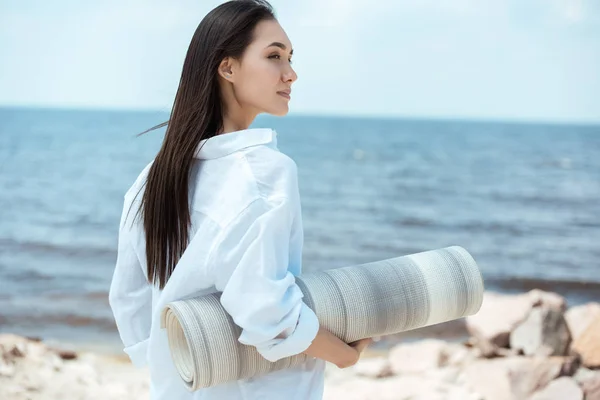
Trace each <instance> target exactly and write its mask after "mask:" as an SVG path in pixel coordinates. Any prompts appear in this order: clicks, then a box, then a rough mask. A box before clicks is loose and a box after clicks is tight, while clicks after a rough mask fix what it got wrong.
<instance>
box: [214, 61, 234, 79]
mask: <svg viewBox="0 0 600 400" xmlns="http://www.w3.org/2000/svg"><path fill="white" fill-rule="evenodd" d="M218 71H219V75H220V76H221V78H223V79H225V80H226V81H229V82H233V68H232V60H231V58H230V57H225V58H224V59H223V61H221V64H219V69H218Z"/></svg>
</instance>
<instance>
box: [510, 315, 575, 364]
mask: <svg viewBox="0 0 600 400" xmlns="http://www.w3.org/2000/svg"><path fill="white" fill-rule="evenodd" d="M570 344H571V333H570V332H569V327H568V326H567V322H566V321H565V319H564V317H563V314H562V312H561V311H557V310H554V309H552V308H546V307H534V308H532V309H531V310H530V311H529V314H528V316H527V318H526V319H525V320H523V321H522V322H520V323H519V324H518V325H517V326H516V327H515V329H514V330H513V331H512V332H511V334H510V348H511V349H514V350H519V351H522V352H523V354H525V355H528V356H533V355H536V356H563V355H566V354H567V353H568V351H569V346H570Z"/></svg>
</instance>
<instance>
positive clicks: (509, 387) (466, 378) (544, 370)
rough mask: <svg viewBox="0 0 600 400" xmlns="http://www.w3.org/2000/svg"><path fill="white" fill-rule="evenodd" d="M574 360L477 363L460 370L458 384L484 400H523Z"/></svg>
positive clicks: (560, 373)
mask: <svg viewBox="0 0 600 400" xmlns="http://www.w3.org/2000/svg"><path fill="white" fill-rule="evenodd" d="M572 362H573V357H550V358H543V357H506V358H494V359H490V360H486V359H480V360H477V361H475V362H473V363H471V364H469V365H467V366H466V367H465V368H464V369H463V374H462V376H460V377H459V382H460V383H463V384H464V386H465V387H466V388H467V389H468V390H471V391H472V392H476V393H479V394H480V395H481V396H482V398H484V399H485V400H509V399H510V400H514V399H526V398H528V397H529V396H531V395H532V394H533V393H534V392H536V391H537V390H539V389H540V388H543V387H544V386H546V385H547V384H548V383H549V382H551V381H552V380H554V379H556V378H558V377H560V376H561V375H563V374H564V373H565V372H573V370H572V368H568V367H567V365H571V363H572Z"/></svg>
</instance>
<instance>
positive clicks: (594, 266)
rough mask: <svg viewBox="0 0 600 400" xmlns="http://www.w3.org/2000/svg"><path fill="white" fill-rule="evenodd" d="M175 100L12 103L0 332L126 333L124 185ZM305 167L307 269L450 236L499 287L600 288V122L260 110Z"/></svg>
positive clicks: (3, 148) (7, 124)
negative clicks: (121, 267)
mask: <svg viewBox="0 0 600 400" xmlns="http://www.w3.org/2000/svg"><path fill="white" fill-rule="evenodd" d="M167 118H168V115H167V114H166V113H164V112H109V111H68V110H42V109H10V108H4V109H2V108H0V189H1V190H0V332H15V333H20V334H26V335H32V336H41V337H44V338H46V339H48V340H50V341H52V340H56V341H66V342H82V343H87V344H89V343H94V344H95V345H96V346H98V347H101V346H105V345H106V346H109V347H110V346H113V347H115V346H117V347H118V345H119V344H118V335H117V333H116V328H115V326H114V322H113V320H112V314H111V312H110V309H109V306H108V302H107V290H108V287H109V284H110V279H111V276H112V271H113V267H114V262H115V260H116V241H117V229H118V223H119V217H120V212H121V208H122V201H123V194H124V193H125V191H126V190H127V188H128V187H129V185H130V184H131V183H132V182H133V180H134V179H135V178H136V176H137V175H138V173H139V172H140V171H141V169H142V168H143V167H144V166H145V165H146V164H147V163H148V162H149V161H150V160H152V158H153V157H154V155H155V153H156V151H157V150H158V148H159V146H160V143H161V140H162V136H163V133H164V129H161V130H157V131H153V132H151V133H148V134H147V135H144V136H141V137H135V135H136V134H137V133H139V132H141V131H143V130H145V129H147V128H149V127H151V126H153V125H156V124H158V123H161V122H163V121H164V120H166V119H167ZM253 126H254V127H272V128H274V129H276V130H277V132H278V144H279V148H280V149H281V151H283V152H284V153H286V154H288V155H289V156H290V157H292V158H293V159H294V160H295V161H296V163H297V165H298V170H299V184H300V193H301V196H302V207H303V220H304V229H305V246H304V261H303V263H304V270H305V271H312V270H319V269H328V268H335V267H342V266H347V265H353V264H359V263H365V262H370V261H374V260H380V259H384V258H391V257H397V256H400V255H406V254H411V253H416V252H420V251H425V250H431V249H435V248H439V247H445V246H450V245H460V246H463V247H465V248H466V249H467V250H469V252H470V253H471V254H472V255H473V256H474V257H475V259H476V260H477V262H478V264H479V266H480V268H481V270H482V272H483V275H484V278H485V280H486V285H487V287H488V288H490V289H495V290H502V291H509V292H510V291H521V290H526V289H529V288H533V287H540V288H544V289H548V290H557V291H559V292H561V293H563V294H565V295H567V298H568V300H569V302H570V303H571V304H577V303H581V302H584V301H589V300H596V301H598V300H600V126H577V125H536V124H517V123H499V122H464V121H436V120H406V119H404V120H402V119H396V120H394V119H375V118H372V119H359V118H339V117H335V118H334V117H307V116H302V117H300V116H288V117H285V118H274V117H267V116H265V117H263V116H261V117H259V118H258V119H257V120H256V121H255V123H254V124H253Z"/></svg>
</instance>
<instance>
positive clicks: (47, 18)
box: [0, 0, 600, 123]
mask: <svg viewBox="0 0 600 400" xmlns="http://www.w3.org/2000/svg"><path fill="white" fill-rule="evenodd" d="M220 3H221V1H211V0H195V1H191V0H162V1H159V0H96V1H81V0H53V1H47V0H46V1H42V0H36V1H34V0H0V105H7V106H33V107H35V106H42V107H53V108H54V107H58V108H102V109H136V110H137V109H148V110H159V111H165V112H168V111H169V110H170V107H171V105H172V102H173V97H174V95H175V91H176V88H177V84H178V82H179V78H180V73H181V66H182V63H183V59H184V56H185V52H186V51H187V46H188V45H189V41H190V39H191V37H192V34H193V32H194V30H195V29H196V27H197V25H198V24H199V23H200V21H201V20H202V18H203V17H204V15H206V13H208V11H210V10H211V9H212V8H214V7H215V6H216V5H218V4H220ZM271 4H272V5H273V6H274V8H275V11H276V14H277V17H278V20H279V22H280V24H281V25H282V27H283V28H284V29H285V31H286V33H287V34H288V36H289V38H290V40H291V42H292V44H293V48H294V57H293V67H294V69H295V70H296V72H297V74H298V81H297V82H296V83H294V86H293V90H294V96H293V98H292V100H291V102H290V114H312V115H322V114H328V115H360V116H390V117H416V118H451V119H493V120H522V121H547V122H576V123H599V122H600V1H598V0H447V1H444V0H376V1H358V0H302V1H290V0H272V1H271Z"/></svg>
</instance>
